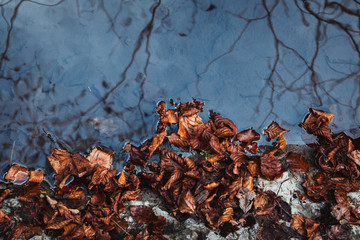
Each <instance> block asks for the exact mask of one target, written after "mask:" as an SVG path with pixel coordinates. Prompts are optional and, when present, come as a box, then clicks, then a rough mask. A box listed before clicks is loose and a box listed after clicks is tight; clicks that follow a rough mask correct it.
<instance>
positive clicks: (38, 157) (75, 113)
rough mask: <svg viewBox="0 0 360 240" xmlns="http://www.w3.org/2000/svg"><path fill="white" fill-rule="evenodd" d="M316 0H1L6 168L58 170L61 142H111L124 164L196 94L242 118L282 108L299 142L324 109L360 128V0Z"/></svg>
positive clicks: (282, 119) (1, 136) (338, 127)
mask: <svg viewBox="0 0 360 240" xmlns="http://www.w3.org/2000/svg"><path fill="white" fill-rule="evenodd" d="M306 2H307V1H298V0H294V1H285V0H282V1H275V0H273V1H270V0H269V1H245V0H241V1H240V0H226V1H222V0H218V1H206V0H184V1H182V0H163V1H161V2H160V1H159V0H156V1H150V0H140V1H139V0H131V1H130V0H122V1H119V0H106V1H95V0H88V1H85V0H81V1H80V0H77V1H73V0H66V1H58V0H57V1H45V0H43V1H19V0H16V1H5V0H3V1H0V10H1V16H0V54H1V59H0V88H1V89H0V99H1V103H0V109H1V115H0V116H1V118H0V144H1V145H0V146H1V151H0V158H1V163H0V172H4V171H5V170H6V167H7V166H8V165H9V163H21V164H25V165H26V166H28V167H33V168H44V167H45V169H48V167H49V165H48V164H47V163H46V156H47V155H48V154H49V153H50V152H51V149H52V148H53V147H59V146H62V147H64V148H66V149H68V150H69V151H71V152H82V153H85V152H87V151H89V149H91V148H92V147H94V146H98V145H103V146H106V147H109V148H111V149H113V150H115V151H116V152H118V153H119V154H118V155H117V158H116V162H115V167H117V168H119V167H121V165H122V160H123V159H125V158H126V155H125V154H124V153H123V152H122V151H121V149H122V147H123V144H124V142H126V141H130V142H132V143H134V144H138V143H140V142H142V141H143V140H145V139H146V138H149V137H151V136H152V135H153V134H154V132H155V128H156V122H157V114H156V112H155V107H156V104H157V102H158V101H159V100H165V101H167V102H169V101H170V99H173V100H174V101H175V102H186V101H191V99H192V98H193V97H194V98H196V99H197V100H201V101H204V102H205V111H204V113H203V114H202V115H201V116H202V117H203V118H204V119H205V120H207V117H208V114H207V112H208V110H210V109H213V110H214V111H216V112H219V113H220V114H222V115H223V116H225V117H228V118H230V119H232V120H233V121H234V122H235V123H236V125H237V126H238V129H239V130H244V129H247V128H249V127H254V128H255V129H256V130H257V131H259V132H261V131H262V129H263V128H264V127H266V126H267V125H268V124H270V123H271V121H273V120H275V121H277V122H279V123H280V124H281V125H282V126H283V127H285V128H287V129H289V130H291V132H290V133H287V134H286V135H285V137H286V139H287V140H288V142H290V143H294V144H303V143H304V140H306V139H307V138H308V137H307V135H306V133H305V132H304V131H303V130H302V129H300V128H299V127H298V126H297V124H298V123H299V122H301V121H302V120H303V117H304V116H305V115H306V113H307V110H308V108H309V107H314V108H318V109H322V110H325V111H328V112H332V113H334V114H335V116H336V117H335V118H334V120H333V122H332V124H331V128H332V129H333V130H334V131H335V132H337V131H347V132H348V133H349V134H352V136H353V137H359V131H358V130H357V129H358V126H359V125H360V113H359V110H358V106H359V104H360V77H359V71H360V67H359V66H360V65H359V63H360V61H359V56H360V51H359V46H360V35H359V30H360V29H359V25H360V24H359V21H360V18H359V15H360V14H359V11H360V4H359V3H357V2H356V1H336V2H338V3H339V4H338V3H333V2H329V1H327V3H328V4H327V5H324V3H325V1H322V0H318V1H308V5H307V4H304V3H306ZM48 136H49V137H48ZM50 136H51V137H50ZM51 139H52V140H51ZM263 139H265V138H263ZM262 141H265V140H262Z"/></svg>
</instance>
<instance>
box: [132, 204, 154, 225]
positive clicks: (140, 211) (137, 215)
mask: <svg viewBox="0 0 360 240" xmlns="http://www.w3.org/2000/svg"><path fill="white" fill-rule="evenodd" d="M130 213H131V216H132V218H133V219H134V220H135V221H136V222H138V223H143V224H149V223H151V222H153V221H154V220H155V219H156V218H157V216H156V215H155V213H154V211H153V210H152V208H151V207H148V206H144V205H136V206H130Z"/></svg>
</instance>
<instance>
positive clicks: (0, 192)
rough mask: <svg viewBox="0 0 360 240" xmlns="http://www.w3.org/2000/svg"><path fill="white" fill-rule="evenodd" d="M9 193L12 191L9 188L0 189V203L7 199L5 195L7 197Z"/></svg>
mask: <svg viewBox="0 0 360 240" xmlns="http://www.w3.org/2000/svg"><path fill="white" fill-rule="evenodd" d="M11 192H12V190H11V189H9V188H6V189H0V203H2V201H4V199H5V198H6V197H7V195H9V194H10V193H11Z"/></svg>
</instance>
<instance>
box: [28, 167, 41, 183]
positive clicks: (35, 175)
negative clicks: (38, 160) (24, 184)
mask: <svg viewBox="0 0 360 240" xmlns="http://www.w3.org/2000/svg"><path fill="white" fill-rule="evenodd" d="M43 180H44V173H43V171H41V170H35V171H30V178H29V180H28V182H34V183H41V182H42V181H43Z"/></svg>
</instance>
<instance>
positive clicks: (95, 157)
mask: <svg viewBox="0 0 360 240" xmlns="http://www.w3.org/2000/svg"><path fill="white" fill-rule="evenodd" d="M113 155H114V152H108V151H105V150H102V149H100V148H94V149H93V150H91V152H90V154H89V156H87V157H86V159H87V160H89V162H90V164H91V165H92V166H102V167H104V168H107V169H110V168H111V166H112V158H113V157H112V156H113Z"/></svg>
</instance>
